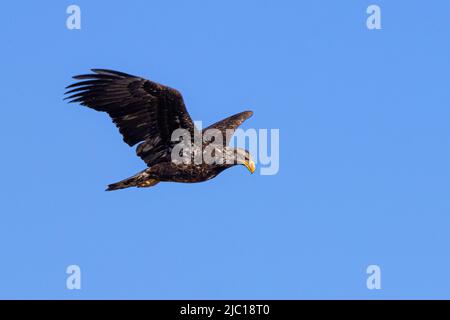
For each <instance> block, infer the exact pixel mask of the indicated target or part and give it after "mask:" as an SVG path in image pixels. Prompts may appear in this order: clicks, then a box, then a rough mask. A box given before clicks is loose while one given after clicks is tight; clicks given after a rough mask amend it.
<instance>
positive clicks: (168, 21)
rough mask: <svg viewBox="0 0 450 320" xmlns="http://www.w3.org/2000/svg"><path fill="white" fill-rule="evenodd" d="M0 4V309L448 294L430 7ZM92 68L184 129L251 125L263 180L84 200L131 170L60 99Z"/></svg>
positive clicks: (442, 68) (235, 179) (449, 33)
mask: <svg viewBox="0 0 450 320" xmlns="http://www.w3.org/2000/svg"><path fill="white" fill-rule="evenodd" d="M72 3H75V4H77V5H79V6H80V7H81V10H82V29H81V30H68V29H67V28H66V25H65V23H66V22H65V21H66V17H67V14H66V8H67V6H68V5H70V4H72ZM373 3H375V4H378V5H379V6H380V7H381V10H382V30H374V31H369V30H368V29H367V28H366V18H367V14H366V8H367V6H369V5H370V4H373ZM1 8H2V10H1V16H0V36H1V43H2V44H1V48H2V49H1V60H2V68H1V77H0V87H1V90H0V98H1V101H2V103H1V104H2V108H1V109H2V118H1V119H2V124H1V126H0V133H1V135H0V136H1V137H2V138H1V139H2V157H1V159H0V167H1V171H2V173H1V178H2V182H1V184H0V191H1V215H0V217H1V222H0V254H1V260H0V261H1V262H0V298H63V299H72V298H83V299H90V298H150V299H153V298H161V299H170V298H177V299H182V298H185V299H191V298H203V299H205V298H206V299H213V298H235V299H241V298H246V299H247V298H255V299H258V298H268V299H269V298H270V299H272V298H273V299H281V298H282V299H304V298H306V299H309V298H368V299H378V298H450V255H449V248H448V247H449V244H450V233H449V227H450V197H449V194H450V90H449V85H450V83H449V74H450V63H449V59H450V58H449V57H450V42H449V37H450V25H449V19H448V17H449V13H450V4H449V2H448V1H444V0H442V1H433V2H432V3H428V2H426V1H379V0H377V1H332V0H329V1H317V0H310V1H256V0H254V1H189V2H187V1H124V2H123V3H122V4H119V2H117V3H115V2H111V1H78V0H77V1H75V2H68V1H58V3H56V2H50V1H49V2H42V1H15V2H13V1H7V2H5V3H2V6H1ZM95 67H97V68H111V69H117V70H121V71H124V72H128V73H132V74H138V75H141V76H144V77H147V78H150V79H153V80H156V81H158V82H161V83H164V84H167V85H170V86H172V87H175V88H177V89H179V90H180V91H181V92H182V93H183V95H184V98H185V101H186V104H187V106H188V109H189V111H190V113H191V115H192V117H193V118H194V119H196V120H202V121H203V122H204V124H209V123H212V122H214V121H217V120H219V119H221V118H224V117H226V116H229V115H231V114H233V113H236V112H239V111H243V110H247V109H251V110H253V111H254V113H255V114H254V116H253V117H252V118H251V119H250V120H249V121H248V122H246V123H245V125H244V127H245V128H279V129H280V140H281V142H280V171H279V173H278V174H277V175H274V176H261V175H249V174H248V172H247V171H246V170H245V168H243V167H236V168H233V169H230V170H227V171H226V172H224V173H223V174H221V175H220V176H219V177H217V178H216V179H214V180H211V181H209V182H207V183H201V184H194V185H186V184H168V183H167V184H159V185H158V186H156V187H155V188H152V189H141V190H139V189H128V190H122V191H118V192H109V193H108V192H104V188H105V186H106V185H107V184H108V183H111V182H115V181H117V180H119V179H122V178H125V177H127V176H130V175H132V174H134V173H135V172H137V171H139V170H141V169H143V168H144V163H143V162H141V160H140V159H139V158H137V157H136V156H135V155H134V150H133V149H131V148H129V147H128V146H127V145H126V144H124V143H123V142H122V139H121V136H120V135H119V133H118V131H117V130H116V128H115V127H114V125H113V124H112V123H111V121H110V120H109V118H108V117H107V116H106V114H101V113H97V112H95V111H92V110H89V109H86V108H82V107H80V106H78V105H68V104H66V103H65V102H63V101H62V96H63V92H64V87H65V86H66V85H68V84H69V83H71V78H70V77H71V76H72V75H74V74H79V73H85V72H87V71H88V70H89V68H95ZM71 264H77V265H79V266H80V267H81V270H82V290H80V291H76V290H74V291H71V290H67V289H66V286H65V285H66V277H67V275H66V273H65V271H66V267H67V266H68V265H71ZM371 264H376V265H379V266H380V267H381V270H382V289H381V290H378V291H376V290H368V289H367V288H366V278H367V275H366V268H367V266H368V265H371Z"/></svg>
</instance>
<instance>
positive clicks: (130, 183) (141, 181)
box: [106, 174, 159, 191]
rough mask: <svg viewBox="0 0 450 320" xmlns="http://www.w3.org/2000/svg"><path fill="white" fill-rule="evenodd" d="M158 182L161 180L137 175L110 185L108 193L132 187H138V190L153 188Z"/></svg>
mask: <svg viewBox="0 0 450 320" xmlns="http://www.w3.org/2000/svg"><path fill="white" fill-rule="evenodd" d="M158 182H159V180H157V179H151V178H148V177H147V176H145V175H143V174H137V175H135V176H133V177H130V178H127V179H125V180H122V181H119V182H116V183H112V184H110V185H108V187H107V188H106V191H114V190H119V189H125V188H130V187H138V188H146V187H152V186H154V185H155V184H157V183H158Z"/></svg>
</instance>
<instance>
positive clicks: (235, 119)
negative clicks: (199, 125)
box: [203, 111, 253, 146]
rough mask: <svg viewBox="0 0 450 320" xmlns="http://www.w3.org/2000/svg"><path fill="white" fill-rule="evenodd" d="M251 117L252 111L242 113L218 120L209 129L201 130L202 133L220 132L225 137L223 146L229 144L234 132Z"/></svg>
mask: <svg viewBox="0 0 450 320" xmlns="http://www.w3.org/2000/svg"><path fill="white" fill-rule="evenodd" d="M252 115H253V112H252V111H244V112H240V113H237V114H235V115H232V116H231V117H228V118H225V119H223V120H220V121H218V122H216V123H214V124H212V125H210V126H209V127H207V128H205V129H203V132H205V131H206V130H209V129H217V130H219V131H220V132H222V136H223V137H226V138H225V139H226V140H225V146H227V145H228V144H229V143H230V140H231V137H232V136H233V133H234V131H236V129H237V128H238V127H239V126H240V125H241V124H242V123H243V122H244V121H245V120H247V119H248V118H250V117H251V116H252Z"/></svg>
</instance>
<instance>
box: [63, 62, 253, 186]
mask: <svg viewBox="0 0 450 320" xmlns="http://www.w3.org/2000/svg"><path fill="white" fill-rule="evenodd" d="M92 72H93V73H92V74H86V75H79V76H74V77H73V78H74V79H77V80H81V81H79V82H76V83H74V84H72V85H69V86H68V87H66V89H69V91H67V92H66V93H65V94H71V95H70V96H67V97H66V98H65V99H70V101H69V102H77V103H80V104H81V105H83V106H86V107H89V108H91V109H94V110H96V111H102V112H106V113H108V114H109V116H110V117H111V118H112V120H113V122H114V123H115V125H116V126H117V127H118V128H119V131H120V133H121V134H122V136H123V140H124V141H125V142H126V143H127V144H128V145H129V146H130V147H132V146H134V145H136V144H138V143H139V145H138V146H137V148H136V154H137V155H138V156H139V157H140V158H141V159H142V160H144V162H145V163H146V164H147V166H148V168H146V169H145V170H143V171H141V172H139V173H137V174H136V175H134V176H132V177H130V178H127V179H125V180H122V181H120V182H117V183H113V184H110V185H109V186H108V188H107V189H106V190H107V191H111V190H117V189H123V188H129V187H138V188H142V187H151V186H154V185H156V184H157V183H159V182H161V181H172V182H186V183H193V182H201V181H206V180H209V179H212V178H214V177H215V176H217V175H218V174H219V173H221V172H222V171H223V170H225V169H227V168H230V167H232V166H234V165H238V164H241V165H244V166H245V167H247V169H248V170H249V171H250V172H251V173H253V172H254V171H255V163H254V162H253V160H252V158H251V156H250V153H249V152H248V151H247V150H244V149H241V148H232V147H230V146H228V144H229V142H230V138H231V135H232V134H233V132H234V131H235V130H236V129H237V127H239V125H241V124H242V123H243V122H244V121H245V120H246V119H247V118H249V117H250V116H251V115H252V114H253V112H251V111H244V112H241V113H238V114H235V115H233V116H231V117H228V118H226V119H223V120H221V121H219V122H217V123H215V124H213V125H211V126H209V127H207V128H205V129H204V130H203V131H202V132H201V133H205V132H206V131H207V130H209V129H213V130H216V131H218V132H219V133H221V134H222V135H223V137H225V138H224V139H223V140H222V141H223V143H219V141H220V140H217V141H216V140H212V139H211V140H209V141H204V139H202V140H201V143H195V142H194V141H195V139H191V140H186V141H187V143H188V145H189V148H187V149H188V150H191V151H192V150H193V151H194V152H193V153H194V154H195V152H198V151H199V150H200V151H202V150H204V149H205V148H206V147H207V146H209V147H211V146H212V149H213V151H212V153H214V154H215V155H220V156H223V159H224V160H223V161H216V162H214V163H205V161H200V163H198V162H195V161H187V162H186V161H181V162H180V161H174V159H173V157H172V153H173V151H174V147H175V146H176V144H177V143H179V141H173V140H172V133H173V132H174V131H175V130H177V129H184V130H185V131H186V132H188V133H189V134H190V136H191V137H194V136H195V134H198V133H199V131H198V129H197V128H196V127H195V125H194V123H193V121H192V119H191V117H190V116H189V113H188V112H187V110H186V106H185V105H184V102H183V97H182V95H181V94H180V92H178V91H177V90H175V89H172V88H170V87H167V86H164V85H161V84H159V83H156V82H153V81H150V80H146V79H144V78H141V77H137V76H133V75H129V74H126V73H123V72H118V71H112V70H105V69H92ZM181 140H182V139H180V141H181ZM186 141H184V142H186ZM210 149H211V148H210ZM189 159H191V158H189ZM230 159H231V161H230Z"/></svg>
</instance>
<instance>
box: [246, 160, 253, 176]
mask: <svg viewBox="0 0 450 320" xmlns="http://www.w3.org/2000/svg"><path fill="white" fill-rule="evenodd" d="M244 166H245V167H246V168H247V169H248V171H250V173H253V172H255V170H256V166H255V163H254V162H253V160H248V161H245V162H244Z"/></svg>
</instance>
